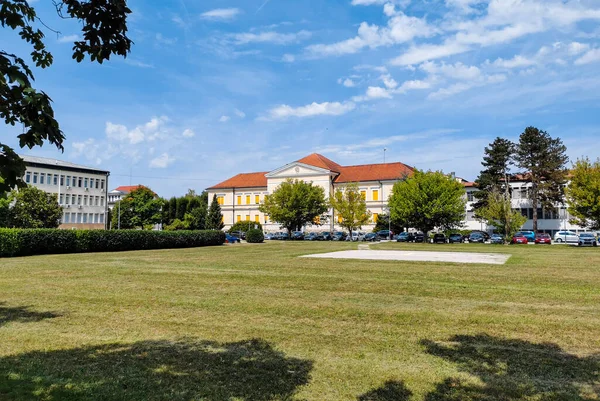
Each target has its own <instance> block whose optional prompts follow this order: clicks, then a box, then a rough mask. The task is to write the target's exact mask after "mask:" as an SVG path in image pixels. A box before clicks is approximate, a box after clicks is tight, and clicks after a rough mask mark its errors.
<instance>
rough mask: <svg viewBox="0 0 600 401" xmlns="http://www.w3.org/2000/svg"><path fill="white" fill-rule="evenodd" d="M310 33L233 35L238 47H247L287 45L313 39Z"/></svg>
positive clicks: (250, 33) (268, 32) (272, 32)
mask: <svg viewBox="0 0 600 401" xmlns="http://www.w3.org/2000/svg"><path fill="white" fill-rule="evenodd" d="M311 35H312V34H311V33H310V32H308V31H299V32H296V33H279V32H275V31H267V32H260V33H253V32H245V33H236V34H233V35H231V38H232V39H233V41H234V43H235V44H236V45H245V44H248V43H272V44H276V45H285V44H289V43H296V42H299V41H302V40H306V39H308V38H310V37H311Z"/></svg>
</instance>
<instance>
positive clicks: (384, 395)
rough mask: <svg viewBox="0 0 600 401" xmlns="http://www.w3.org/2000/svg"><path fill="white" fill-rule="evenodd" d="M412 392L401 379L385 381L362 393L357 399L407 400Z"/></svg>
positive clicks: (375, 400)
mask: <svg viewBox="0 0 600 401" xmlns="http://www.w3.org/2000/svg"><path fill="white" fill-rule="evenodd" d="M411 395H412V392H411V391H410V390H409V389H408V388H406V385H405V384H404V383H403V382H401V381H392V380H390V381H387V382H385V383H384V385H383V386H381V387H379V388H376V389H374V390H371V391H369V392H367V393H364V394H362V395H360V396H359V397H358V401H407V400H408V399H409V398H410V396H411Z"/></svg>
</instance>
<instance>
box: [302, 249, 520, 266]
mask: <svg viewBox="0 0 600 401" xmlns="http://www.w3.org/2000/svg"><path fill="white" fill-rule="evenodd" d="M301 257H303V258H325V259H362V260H404V261H413V262H452V263H484V264H492V265H503V264H504V263H506V261H507V260H508V258H509V257H510V255H504V254H500V253H471V252H427V251H372V250H358V251H339V252H329V253H319V254H315V255H304V256H301Z"/></svg>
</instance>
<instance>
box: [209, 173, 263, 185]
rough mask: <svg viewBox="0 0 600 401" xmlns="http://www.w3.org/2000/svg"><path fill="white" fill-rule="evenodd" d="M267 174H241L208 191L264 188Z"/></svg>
mask: <svg viewBox="0 0 600 401" xmlns="http://www.w3.org/2000/svg"><path fill="white" fill-rule="evenodd" d="M266 174H268V171H267V172H262V173H242V174H238V175H236V176H235V177H231V178H230V179H228V180H225V181H223V182H221V183H219V184H217V185H215V186H212V187H210V188H208V189H227V188H266V187H267V177H266V176H265V175H266Z"/></svg>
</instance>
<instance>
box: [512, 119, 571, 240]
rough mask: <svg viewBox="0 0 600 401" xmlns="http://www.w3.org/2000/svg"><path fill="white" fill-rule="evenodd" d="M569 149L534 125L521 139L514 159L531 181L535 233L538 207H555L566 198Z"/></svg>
mask: <svg viewBox="0 0 600 401" xmlns="http://www.w3.org/2000/svg"><path fill="white" fill-rule="evenodd" d="M566 152H567V147H566V146H565V145H563V143H562V141H561V139H560V138H552V137H551V136H550V135H549V134H548V133H547V132H546V131H541V130H539V129H537V128H535V127H527V128H526V129H525V131H524V132H523V133H522V134H521V136H520V138H519V144H518V146H517V151H516V155H515V160H516V162H517V167H519V168H521V169H523V176H524V177H525V179H526V180H527V181H528V182H530V183H531V206H532V208H533V231H534V232H537V230H538V214H537V209H538V207H541V208H554V207H555V204H556V203H562V202H563V201H564V185H565V183H566V181H567V173H568V171H567V168H566V164H567V162H568V161H569V157H568V156H567V154H566Z"/></svg>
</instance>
